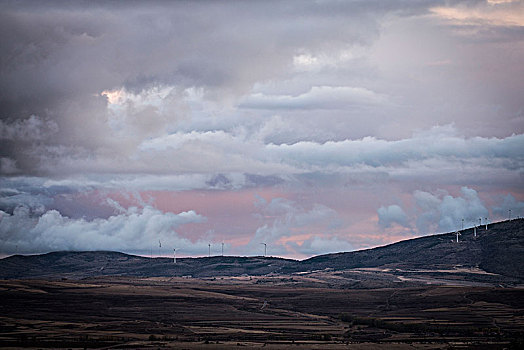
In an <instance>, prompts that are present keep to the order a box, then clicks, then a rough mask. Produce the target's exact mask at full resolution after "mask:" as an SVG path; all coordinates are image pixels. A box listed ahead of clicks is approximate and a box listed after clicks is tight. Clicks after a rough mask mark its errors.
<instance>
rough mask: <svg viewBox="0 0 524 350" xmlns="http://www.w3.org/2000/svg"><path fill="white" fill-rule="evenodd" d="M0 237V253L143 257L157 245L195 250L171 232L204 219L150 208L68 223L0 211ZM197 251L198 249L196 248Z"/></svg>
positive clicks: (50, 215) (49, 214)
mask: <svg viewBox="0 0 524 350" xmlns="http://www.w3.org/2000/svg"><path fill="white" fill-rule="evenodd" d="M0 214H1V221H0V223H1V225H0V236H1V238H2V242H3V246H2V251H3V252H14V251H15V247H16V246H17V247H18V251H20V252H32V253H34V252H47V251H56V250H116V251H124V252H125V251H128V252H129V251H142V252H144V253H145V252H147V251H149V249H150V246H151V244H152V242H153V243H154V246H155V247H156V243H157V242H158V240H161V241H162V242H163V243H164V245H165V246H169V247H173V246H176V247H183V248H182V249H183V250H184V252H186V253H187V252H194V251H199V250H200V246H203V244H202V242H191V241H189V240H187V239H185V238H181V237H179V236H178V235H177V233H176V231H175V230H176V228H177V227H179V226H181V225H184V224H188V223H200V222H204V221H205V220H206V218H205V217H203V216H201V215H199V214H197V213H195V212H194V211H187V212H182V213H179V214H174V213H169V212H162V211H160V210H158V209H155V208H153V207H144V208H143V209H137V208H136V207H131V208H129V209H127V210H125V212H122V213H120V214H117V215H113V216H110V217H109V218H107V219H102V218H98V219H94V220H90V221H88V220H84V219H71V218H68V217H65V216H62V215H61V214H60V213H59V212H58V211H56V210H48V211H46V212H45V213H43V214H41V215H34V214H33V213H32V212H31V211H30V210H29V209H28V208H27V207H17V208H16V209H15V210H14V212H13V214H12V215H10V214H8V213H5V212H3V211H2V212H1V213H0ZM197 246H198V248H197Z"/></svg>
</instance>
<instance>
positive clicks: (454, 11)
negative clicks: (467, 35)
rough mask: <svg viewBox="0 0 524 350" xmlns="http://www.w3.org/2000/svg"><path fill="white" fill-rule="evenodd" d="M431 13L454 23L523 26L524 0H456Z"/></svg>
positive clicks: (462, 24) (436, 8) (434, 8)
mask: <svg viewBox="0 0 524 350" xmlns="http://www.w3.org/2000/svg"><path fill="white" fill-rule="evenodd" d="M430 10H431V12H432V13H433V14H435V15H436V16H438V17H440V18H443V19H445V20H448V21H451V22H453V23H454V24H456V25H461V26H472V25H479V26H480V25H490V26H518V27H522V26H524V14H523V13H524V2H522V1H521V0H518V1H487V2H483V1H477V2H458V3H457V4H456V5H455V6H438V7H433V8H431V9H430Z"/></svg>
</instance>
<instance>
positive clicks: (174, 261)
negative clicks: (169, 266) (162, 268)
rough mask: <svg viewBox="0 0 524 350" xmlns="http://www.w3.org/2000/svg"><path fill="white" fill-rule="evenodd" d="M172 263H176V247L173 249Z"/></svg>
mask: <svg viewBox="0 0 524 350" xmlns="http://www.w3.org/2000/svg"><path fill="white" fill-rule="evenodd" d="M173 264H176V248H174V249H173Z"/></svg>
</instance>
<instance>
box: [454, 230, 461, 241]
mask: <svg viewBox="0 0 524 350" xmlns="http://www.w3.org/2000/svg"><path fill="white" fill-rule="evenodd" d="M455 234H456V235H457V243H458V242H459V236H460V232H459V231H455Z"/></svg>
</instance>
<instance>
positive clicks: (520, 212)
mask: <svg viewBox="0 0 524 350" xmlns="http://www.w3.org/2000/svg"><path fill="white" fill-rule="evenodd" d="M510 210H511V217H512V218H513V219H514V218H516V217H521V218H522V217H524V202H521V201H517V200H516V199H515V197H514V196H512V195H511V194H507V195H505V196H504V198H503V199H502V203H500V204H498V205H496V206H494V207H493V215H495V216H496V217H498V218H501V219H507V218H509V211H510Z"/></svg>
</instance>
